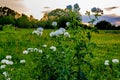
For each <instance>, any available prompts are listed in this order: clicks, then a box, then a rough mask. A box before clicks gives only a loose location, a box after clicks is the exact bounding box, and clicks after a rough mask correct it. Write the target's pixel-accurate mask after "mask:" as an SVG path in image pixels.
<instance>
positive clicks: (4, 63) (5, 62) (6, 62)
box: [0, 55, 13, 80]
mask: <svg viewBox="0 0 120 80" xmlns="http://www.w3.org/2000/svg"><path fill="white" fill-rule="evenodd" d="M11 59H12V56H11V55H7V56H6V57H5V59H2V60H1V63H2V65H1V66H0V69H5V68H6V66H7V65H13V61H12V60H11ZM2 74H3V75H4V76H5V78H6V80H10V78H9V74H8V73H7V72H6V71H4V72H3V73H2Z"/></svg>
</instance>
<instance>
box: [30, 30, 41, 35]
mask: <svg viewBox="0 0 120 80" xmlns="http://www.w3.org/2000/svg"><path fill="white" fill-rule="evenodd" d="M42 33H43V32H42V31H38V30H34V31H33V32H32V34H37V35H38V36H42Z"/></svg>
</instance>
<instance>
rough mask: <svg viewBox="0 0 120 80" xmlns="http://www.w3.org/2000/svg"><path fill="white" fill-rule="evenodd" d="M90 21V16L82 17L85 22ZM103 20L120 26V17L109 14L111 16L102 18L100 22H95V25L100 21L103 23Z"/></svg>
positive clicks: (99, 19)
mask: <svg viewBox="0 0 120 80" xmlns="http://www.w3.org/2000/svg"><path fill="white" fill-rule="evenodd" d="M92 17H94V16H92ZM89 20H90V19H89V17H88V16H86V15H83V16H82V21H83V22H88V21H89ZM102 20H106V21H108V22H110V23H111V24H115V25H120V16H119V15H116V14H109V15H103V16H100V17H99V18H98V20H97V21H96V22H95V24H96V23H97V22H99V21H102Z"/></svg>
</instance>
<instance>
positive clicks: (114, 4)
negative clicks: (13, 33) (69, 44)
mask: <svg viewBox="0 0 120 80" xmlns="http://www.w3.org/2000/svg"><path fill="white" fill-rule="evenodd" d="M75 3H78V4H79V6H80V8H81V10H80V12H81V13H82V14H83V15H84V14H85V11H86V10H90V9H91V8H92V7H99V8H101V9H103V10H104V16H103V18H107V19H108V18H110V19H111V21H112V22H113V23H114V24H117V25H120V0H0V6H7V7H9V8H11V9H14V10H15V11H18V12H20V13H25V14H27V15H33V16H34V17H35V18H37V19H40V18H41V17H42V16H43V14H44V13H43V12H44V11H51V10H53V9H56V8H62V9H64V8H66V6H67V5H74V4H75ZM103 18H102V19H103ZM108 20H109V19H108ZM113 20H114V21H113Z"/></svg>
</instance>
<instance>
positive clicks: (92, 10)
mask: <svg viewBox="0 0 120 80" xmlns="http://www.w3.org/2000/svg"><path fill="white" fill-rule="evenodd" d="M91 12H95V13H96V12H98V13H103V10H102V9H100V8H96V7H93V8H92V9H91Z"/></svg>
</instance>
